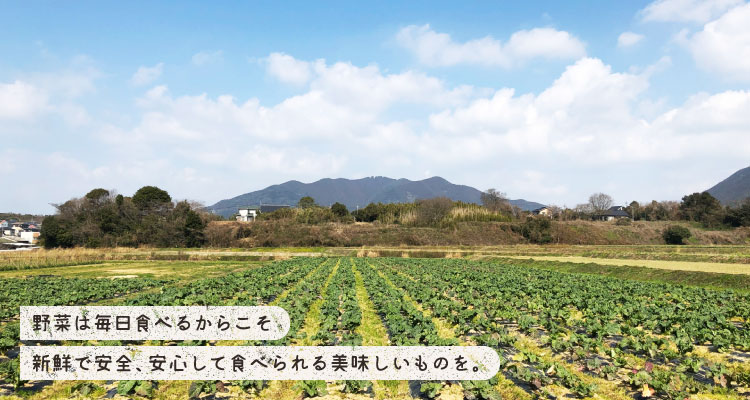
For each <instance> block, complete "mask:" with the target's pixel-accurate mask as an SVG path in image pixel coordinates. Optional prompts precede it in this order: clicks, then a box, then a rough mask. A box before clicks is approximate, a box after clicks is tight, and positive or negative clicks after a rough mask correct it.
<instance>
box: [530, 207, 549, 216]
mask: <svg viewBox="0 0 750 400" xmlns="http://www.w3.org/2000/svg"><path fill="white" fill-rule="evenodd" d="M531 213H532V214H534V215H544V216H545V217H549V216H551V215H552V210H550V208H549V207H547V206H544V207H539V208H536V209H534V210H531Z"/></svg>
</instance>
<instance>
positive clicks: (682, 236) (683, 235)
mask: <svg viewBox="0 0 750 400" xmlns="http://www.w3.org/2000/svg"><path fill="white" fill-rule="evenodd" d="M691 236H692V233H690V230H689V229H688V228H685V227H684V226H679V225H671V226H669V227H667V229H665V230H664V232H662V237H663V238H664V242H665V243H666V244H685V240H686V239H689V238H690V237H691Z"/></svg>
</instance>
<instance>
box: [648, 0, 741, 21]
mask: <svg viewBox="0 0 750 400" xmlns="http://www.w3.org/2000/svg"><path fill="white" fill-rule="evenodd" d="M742 2H743V1H742V0H657V1H654V2H653V3H651V4H649V5H648V6H646V8H644V9H643V10H641V16H642V18H643V20H644V21H655V22H697V23H705V22H708V21H710V20H712V19H714V18H715V17H717V16H719V15H721V14H723V13H724V12H725V11H727V10H729V9H730V8H733V7H735V6H737V5H739V4H742Z"/></svg>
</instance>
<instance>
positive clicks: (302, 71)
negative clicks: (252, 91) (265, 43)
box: [266, 53, 312, 85]
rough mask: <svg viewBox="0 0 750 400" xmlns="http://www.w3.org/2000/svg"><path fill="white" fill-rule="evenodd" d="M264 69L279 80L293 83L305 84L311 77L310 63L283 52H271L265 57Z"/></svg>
mask: <svg viewBox="0 0 750 400" xmlns="http://www.w3.org/2000/svg"><path fill="white" fill-rule="evenodd" d="M266 71H267V72H268V74H269V75H271V76H273V77H274V78H276V79H278V80H280V81H281V82H284V83H292V84H295V85H302V84H305V83H307V81H309V80H310V78H311V77H312V68H311V65H310V63H308V62H306V61H300V60H297V59H295V58H294V57H292V56H290V55H288V54H284V53H271V55H269V56H268V58H267V59H266Z"/></svg>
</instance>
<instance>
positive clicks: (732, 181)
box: [708, 167, 750, 205]
mask: <svg viewBox="0 0 750 400" xmlns="http://www.w3.org/2000/svg"><path fill="white" fill-rule="evenodd" d="M708 193H710V194H711V195H712V196H714V197H716V198H717V199H719V201H721V203H722V204H724V205H734V204H737V203H739V202H741V201H743V200H745V199H746V198H748V197H750V167H747V168H743V169H741V170H739V171H737V172H735V173H733V174H732V175H731V176H730V177H729V178H727V179H724V180H723V181H721V182H719V183H717V184H716V186H714V187H712V188H711V189H708Z"/></svg>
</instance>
